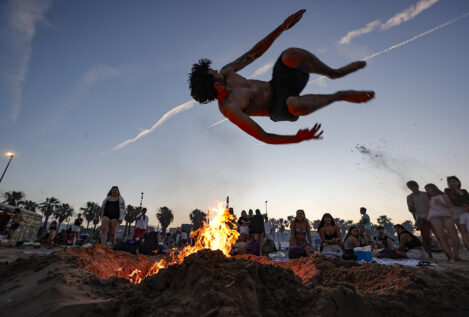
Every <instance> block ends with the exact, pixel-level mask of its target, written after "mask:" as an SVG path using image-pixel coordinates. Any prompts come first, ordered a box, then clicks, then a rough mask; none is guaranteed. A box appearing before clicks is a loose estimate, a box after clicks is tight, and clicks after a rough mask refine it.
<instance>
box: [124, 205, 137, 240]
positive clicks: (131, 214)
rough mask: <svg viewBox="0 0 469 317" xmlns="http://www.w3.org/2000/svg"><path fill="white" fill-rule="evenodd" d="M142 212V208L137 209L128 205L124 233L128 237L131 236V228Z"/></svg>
mask: <svg viewBox="0 0 469 317" xmlns="http://www.w3.org/2000/svg"><path fill="white" fill-rule="evenodd" d="M139 212H140V207H135V206H132V205H127V208H126V209H125V217H124V221H125V228H124V233H125V234H126V235H128V234H129V232H130V226H131V224H132V222H134V221H135V220H136V218H137V215H138V213H139Z"/></svg>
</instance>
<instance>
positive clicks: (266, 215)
mask: <svg viewBox="0 0 469 317" xmlns="http://www.w3.org/2000/svg"><path fill="white" fill-rule="evenodd" d="M265 215H266V216H267V200H266V201H265Z"/></svg>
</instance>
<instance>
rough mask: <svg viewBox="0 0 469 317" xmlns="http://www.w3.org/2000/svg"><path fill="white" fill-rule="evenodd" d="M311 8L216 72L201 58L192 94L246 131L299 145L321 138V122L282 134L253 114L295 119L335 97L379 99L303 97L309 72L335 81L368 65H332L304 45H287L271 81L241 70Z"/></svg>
mask: <svg viewBox="0 0 469 317" xmlns="http://www.w3.org/2000/svg"><path fill="white" fill-rule="evenodd" d="M305 11H306V10H300V11H298V12H296V13H294V14H292V15H291V16H289V17H288V18H287V19H286V20H285V21H284V22H283V23H282V24H281V25H280V26H278V27H277V28H276V29H275V30H274V31H272V32H271V33H270V34H269V35H267V36H266V37H265V38H264V39H262V40H261V41H260V42H258V43H257V44H256V45H254V47H253V48H252V49H251V50H249V51H248V52H247V53H245V54H244V55H242V56H241V57H239V58H238V59H236V60H235V61H233V62H231V63H229V64H227V65H225V66H224V67H222V68H221V69H220V71H216V70H214V69H211V68H210V64H211V63H212V62H211V61H210V60H208V59H201V60H199V63H198V64H194V65H193V66H192V71H191V73H190V74H189V88H190V90H191V96H192V97H193V98H194V99H195V100H196V101H198V102H200V103H209V102H211V101H213V100H215V99H217V100H218V107H219V110H220V112H221V113H222V114H223V115H224V116H225V117H226V118H228V119H229V120H230V121H231V122H232V123H234V124H235V125H237V126H238V127H239V128H240V129H241V130H243V131H244V132H246V133H247V134H249V135H251V136H252V137H254V138H256V139H258V140H259V141H262V142H265V143H268V144H288V143H299V142H302V141H306V140H311V139H320V138H321V135H322V131H320V129H321V125H320V124H317V123H316V124H315V125H314V127H313V128H312V129H304V130H298V132H297V133H296V135H278V134H274V133H268V132H266V131H265V130H264V129H263V128H262V127H261V126H260V125H258V124H257V123H256V122H255V121H254V120H253V119H252V118H251V117H252V116H264V117H270V119H271V120H272V121H296V120H298V118H299V116H306V115H309V114H311V113H313V112H314V111H316V110H319V109H321V108H324V107H326V106H328V105H329V104H331V103H333V102H335V101H348V102H353V103H362V102H367V101H369V100H371V99H372V98H373V97H374V95H375V94H374V92H373V91H354V90H347V91H338V92H336V93H334V94H330V95H319V94H316V95H313V94H308V95H302V96H300V93H301V92H302V90H303V89H304V87H305V86H306V84H307V83H308V80H309V74H311V73H313V74H319V75H323V76H327V77H329V78H331V79H337V78H341V77H344V76H346V75H348V74H350V73H352V72H355V71H357V70H359V69H361V68H364V67H365V66H366V62H365V61H357V62H353V63H350V64H348V65H346V66H344V67H341V68H338V69H333V68H330V67H329V66H328V65H326V64H324V63H323V62H322V61H320V60H319V58H317V57H316V56H314V55H313V54H312V53H310V52H308V51H306V50H304V49H301V48H288V49H286V50H285V51H283V52H282V53H281V54H280V57H279V58H278V60H277V62H276V63H275V65H274V68H273V75H272V80H271V81H270V82H265V81H260V80H248V79H246V78H244V77H242V76H240V75H239V74H238V72H239V71H240V70H242V69H243V68H245V67H246V66H248V65H249V64H251V63H252V62H253V61H254V60H256V59H257V58H259V57H260V56H261V55H262V54H264V52H266V51H267V50H268V49H269V47H270V46H271V45H272V43H273V42H274V41H275V39H277V38H278V37H279V36H280V34H282V33H283V32H284V31H286V30H288V29H290V28H291V27H293V26H294V25H295V24H296V23H297V22H298V21H299V20H300V19H301V18H302V16H303V14H304V13H305Z"/></svg>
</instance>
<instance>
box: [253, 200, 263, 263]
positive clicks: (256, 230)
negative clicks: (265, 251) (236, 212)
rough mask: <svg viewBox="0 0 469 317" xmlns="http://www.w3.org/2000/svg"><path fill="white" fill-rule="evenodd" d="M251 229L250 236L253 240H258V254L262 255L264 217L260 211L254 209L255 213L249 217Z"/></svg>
mask: <svg viewBox="0 0 469 317" xmlns="http://www.w3.org/2000/svg"><path fill="white" fill-rule="evenodd" d="M250 224H251V230H252V237H253V239H254V240H257V241H259V254H260V255H262V246H263V245H264V234H265V228H264V217H262V215H261V211H260V210H259V209H256V214H255V215H254V217H252V219H251V223H250Z"/></svg>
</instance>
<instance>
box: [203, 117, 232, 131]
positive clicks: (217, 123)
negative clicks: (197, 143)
mask: <svg viewBox="0 0 469 317" xmlns="http://www.w3.org/2000/svg"><path fill="white" fill-rule="evenodd" d="M226 120H228V119H226V118H225V119H223V120H220V121H218V122H215V123H212V124H211V125H209V126H208V127H207V129H210V128H212V127H214V126H216V125H219V124H220V123H222V122H224V121H226Z"/></svg>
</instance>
